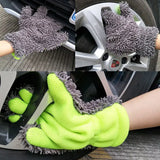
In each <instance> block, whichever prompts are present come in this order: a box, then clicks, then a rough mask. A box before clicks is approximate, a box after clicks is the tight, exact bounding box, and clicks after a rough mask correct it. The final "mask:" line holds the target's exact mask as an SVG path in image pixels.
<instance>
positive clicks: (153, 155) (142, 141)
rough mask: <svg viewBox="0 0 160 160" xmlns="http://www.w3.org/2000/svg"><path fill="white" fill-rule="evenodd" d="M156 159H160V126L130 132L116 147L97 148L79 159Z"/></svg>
mask: <svg viewBox="0 0 160 160" xmlns="http://www.w3.org/2000/svg"><path fill="white" fill-rule="evenodd" d="M96 159H97V160H108V159H113V160H158V159H160V128H154V129H147V130H141V131H134V132H131V133H130V134H129V136H128V138H127V140H126V142H125V143H123V145H121V146H120V147H117V148H106V149H104V148H102V149H100V148H98V149H97V150H95V151H94V152H92V153H91V154H89V155H87V156H85V157H83V158H82V159H80V160H96Z"/></svg>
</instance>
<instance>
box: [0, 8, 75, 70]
mask: <svg viewBox="0 0 160 160" xmlns="http://www.w3.org/2000/svg"><path fill="white" fill-rule="evenodd" d="M16 30H18V19H17V18H15V17H13V16H11V15H8V14H7V13H6V12H5V11H4V10H3V8H2V7H1V6H0V40H1V39H3V36H4V35H5V34H6V33H9V32H14V31H16ZM73 69H74V52H71V51H69V50H68V49H66V48H64V47H61V48H59V49H57V50H53V51H50V52H44V53H35V54H32V55H31V56H27V57H23V58H21V60H20V61H17V60H15V59H13V57H12V56H11V55H8V56H4V57H0V71H15V70H17V71H62V70H65V71H71V70H73Z"/></svg>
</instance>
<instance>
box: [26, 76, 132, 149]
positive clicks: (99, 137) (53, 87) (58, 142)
mask: <svg viewBox="0 0 160 160" xmlns="http://www.w3.org/2000/svg"><path fill="white" fill-rule="evenodd" d="M47 82H48V88H49V93H50V95H51V97H52V99H53V100H54V104H50V105H49V106H48V107H47V108H46V110H45V111H44V112H43V113H42V114H41V116H40V117H39V119H38V120H37V124H38V125H39V126H40V128H38V127H32V128H29V129H28V130H27V131H26V140H27V143H28V144H30V145H33V146H37V147H41V148H47V149H67V150H75V149H81V148H84V147H86V146H88V145H92V146H95V147H108V146H113V147H115V146H119V145H120V144H122V143H123V142H124V140H125V139H126V137H127V135H128V131H129V118H128V115H127V113H126V111H125V109H124V108H123V106H121V105H120V104H118V103H115V104H113V105H112V106H110V107H108V108H105V109H103V110H102V111H99V112H97V113H95V114H92V115H89V114H81V113H79V112H78V111H77V110H76V109H75V107H74V103H73V98H72V96H71V94H70V93H69V92H68V91H67V89H66V87H65V85H64V83H63V82H62V81H61V80H60V79H59V78H58V77H57V76H56V75H55V74H50V75H49V76H48V78H47Z"/></svg>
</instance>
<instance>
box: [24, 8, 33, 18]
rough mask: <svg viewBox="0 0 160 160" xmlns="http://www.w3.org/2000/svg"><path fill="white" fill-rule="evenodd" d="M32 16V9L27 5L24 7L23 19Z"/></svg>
mask: <svg viewBox="0 0 160 160" xmlns="http://www.w3.org/2000/svg"><path fill="white" fill-rule="evenodd" d="M31 16H32V9H31V7H30V6H26V7H24V8H23V9H22V12H21V19H26V18H30V17H31Z"/></svg>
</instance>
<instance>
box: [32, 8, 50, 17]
mask: <svg viewBox="0 0 160 160" xmlns="http://www.w3.org/2000/svg"><path fill="white" fill-rule="evenodd" d="M47 13H48V9H47V8H46V7H45V6H40V7H39V8H38V9H37V12H36V13H35V14H34V15H33V17H37V18H45V17H46V16H47Z"/></svg>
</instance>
